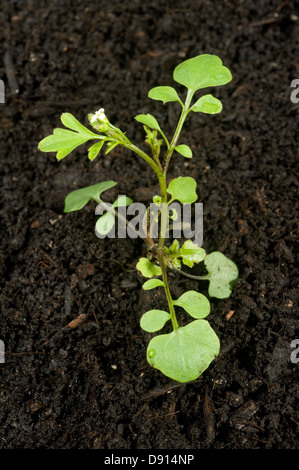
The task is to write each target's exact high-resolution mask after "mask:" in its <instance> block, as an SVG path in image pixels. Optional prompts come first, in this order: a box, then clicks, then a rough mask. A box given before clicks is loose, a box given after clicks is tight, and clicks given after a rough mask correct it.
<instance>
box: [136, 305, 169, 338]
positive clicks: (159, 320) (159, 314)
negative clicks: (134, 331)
mask: <svg viewBox="0 0 299 470" xmlns="http://www.w3.org/2000/svg"><path fill="white" fill-rule="evenodd" d="M168 320H170V314H169V313H168V312H165V311H164V310H149V311H148V312H146V313H145V314H144V315H142V317H141V320H140V326H141V328H142V329H143V330H145V331H147V332H148V333H154V332H155V331H159V330H161V329H162V328H163V326H164V325H165V323H166V322H167V321H168Z"/></svg>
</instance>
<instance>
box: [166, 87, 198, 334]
mask: <svg viewBox="0 0 299 470" xmlns="http://www.w3.org/2000/svg"><path fill="white" fill-rule="evenodd" d="M192 96H193V92H192V91H191V90H188V93H187V96H186V101H185V105H184V106H183V109H182V113H181V116H180V119H179V122H178V125H177V128H176V130H175V133H174V135H173V138H172V141H171V143H170V145H168V149H167V152H166V155H165V160H164V161H165V165H164V170H163V172H162V174H161V173H160V174H158V173H157V175H158V179H159V183H160V191H161V227H160V234H159V242H158V260H159V264H160V267H161V270H162V278H163V282H164V289H165V294H166V298H167V302H168V307H169V312H170V316H171V322H172V326H173V329H174V330H177V329H178V328H179V325H178V322H177V319H176V315H175V310H174V305H173V301H172V297H171V293H170V289H169V284H168V278H167V265H166V262H165V257H164V243H165V237H166V230H167V222H168V202H167V199H168V198H167V181H166V176H167V169H168V166H169V163H170V159H171V156H172V154H173V151H174V148H175V146H176V143H177V141H178V138H179V135H180V133H181V130H182V127H183V124H184V122H185V119H186V117H187V114H188V112H189V106H190V103H191V100H192Z"/></svg>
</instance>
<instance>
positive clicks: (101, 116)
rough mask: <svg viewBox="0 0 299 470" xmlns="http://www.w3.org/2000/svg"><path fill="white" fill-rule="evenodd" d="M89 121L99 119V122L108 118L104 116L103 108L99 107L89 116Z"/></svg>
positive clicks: (106, 120)
mask: <svg viewBox="0 0 299 470" xmlns="http://www.w3.org/2000/svg"><path fill="white" fill-rule="evenodd" d="M90 121H91V122H92V123H94V122H96V121H100V122H108V119H107V117H106V114H105V109H104V108H100V109H99V110H98V111H96V112H95V113H94V115H93V116H92V117H91V119H90Z"/></svg>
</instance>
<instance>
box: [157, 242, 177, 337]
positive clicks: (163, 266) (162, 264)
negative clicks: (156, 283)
mask: <svg viewBox="0 0 299 470" xmlns="http://www.w3.org/2000/svg"><path fill="white" fill-rule="evenodd" d="M158 260H159V263H160V267H161V270H162V279H163V282H164V290H165V294H166V299H167V303H168V308H169V313H170V319H171V323H172V327H173V329H174V330H177V329H178V328H179V324H178V322H177V319H176V315H175V310H174V305H173V300H172V297H171V293H170V289H169V284H168V278H167V267H166V263H165V258H164V254H163V251H162V250H158Z"/></svg>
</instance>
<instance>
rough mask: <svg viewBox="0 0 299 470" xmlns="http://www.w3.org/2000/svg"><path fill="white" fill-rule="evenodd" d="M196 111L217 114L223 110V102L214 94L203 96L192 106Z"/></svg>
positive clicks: (192, 109)
mask: <svg viewBox="0 0 299 470" xmlns="http://www.w3.org/2000/svg"><path fill="white" fill-rule="evenodd" d="M190 111H194V112H195V113H205V114H217V113H220V112H221V111H222V103H221V101H220V100H218V99H217V98H214V96H213V95H204V96H201V97H200V98H199V99H198V100H197V101H196V103H195V104H194V105H193V106H192V108H190Z"/></svg>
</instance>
